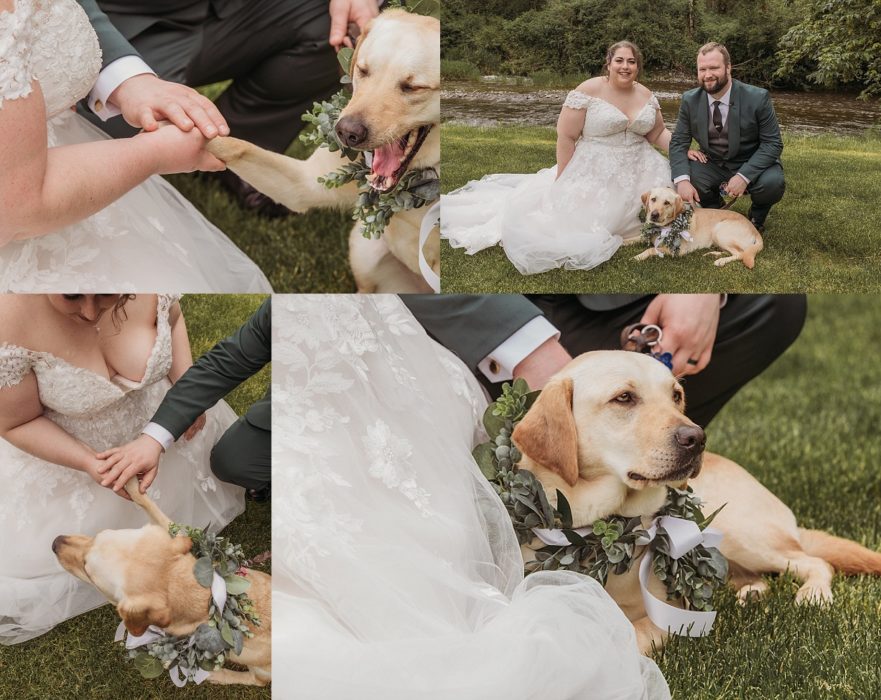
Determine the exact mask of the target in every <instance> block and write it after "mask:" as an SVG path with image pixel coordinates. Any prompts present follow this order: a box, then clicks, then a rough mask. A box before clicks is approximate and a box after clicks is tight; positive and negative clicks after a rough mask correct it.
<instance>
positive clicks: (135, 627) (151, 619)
mask: <svg viewBox="0 0 881 700" xmlns="http://www.w3.org/2000/svg"><path fill="white" fill-rule="evenodd" d="M116 612H117V613H119V617H120V618H122V622H123V624H125V628H126V629H127V630H128V631H129V632H130V633H131V634H133V635H135V636H136V637H137V636H140V635H142V634H144V632H146V631H147V628H148V627H149V626H150V625H156V626H157V627H168V625H170V624H171V612H170V611H169V609H168V605H167V604H166V602H165V600H163V599H162V598H160V597H159V596H146V595H141V596H134V597H132V598H125V599H124V600H123V601H122V602H120V603H119V605H117V606H116Z"/></svg>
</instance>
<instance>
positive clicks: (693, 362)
mask: <svg viewBox="0 0 881 700" xmlns="http://www.w3.org/2000/svg"><path fill="white" fill-rule="evenodd" d="M685 364H687V365H696V364H697V360H692V359H691V358H690V357H689V358H688V359H687V360H686V361H685Z"/></svg>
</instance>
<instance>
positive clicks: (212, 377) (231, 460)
mask: <svg viewBox="0 0 881 700" xmlns="http://www.w3.org/2000/svg"><path fill="white" fill-rule="evenodd" d="M271 348H272V311H271V297H270V298H267V299H266V301H264V302H263V304H262V305H261V306H260V307H259V308H258V309H257V311H255V312H254V314H253V315H252V316H251V317H250V318H249V319H248V320H247V321H246V322H245V324H244V325H243V326H242V327H241V328H239V329H238V330H237V331H236V332H235V333H233V334H232V335H231V336H229V337H228V338H225V339H224V340H221V341H220V342H219V343H217V345H215V346H214V347H213V348H211V350H209V351H208V352H207V353H205V354H204V355H202V356H201V357H200V358H199V359H198V360H196V362H195V363H194V364H193V366H192V367H190V368H189V369H188V370H187V371H186V372H185V373H184V374H183V376H182V377H181V378H180V379H179V380H178V381H177V383H176V384H175V385H174V386H173V387H171V389H169V390H168V393H167V394H166V395H165V398H164V399H163V400H162V403H161V404H160V405H159V408H158V409H157V410H156V414H155V415H154V416H153V418H152V420H151V421H150V423H149V424H148V425H147V426H146V427H145V428H144V430H143V431H142V433H141V435H139V436H138V437H137V438H136V439H135V440H133V441H132V442H130V443H128V444H127V445H123V446H122V447H116V448H114V449H112V450H108V451H107V452H104V453H102V454H100V455H98V458H99V459H106V460H107V461H108V464H109V465H110V466H111V468H110V470H109V471H108V472H107V473H106V475H105V480H104V483H105V485H107V484H109V483H111V482H113V481H115V483H114V486H113V489H114V490H115V491H117V492H119V491H120V490H121V489H122V487H123V486H124V485H125V483H126V481H128V480H129V479H130V478H131V477H133V476H136V475H138V474H142V475H143V476H142V477H141V484H140V490H141V493H145V492H146V491H147V489H148V488H149V486H150V484H151V483H153V479H155V478H156V473H157V470H158V467H159V458H160V456H161V454H162V452H163V451H164V450H165V449H166V448H168V447H170V446H171V444H172V443H174V442H175V441H176V440H177V439H178V438H180V437H181V435H184V434H185V433H186V432H187V431H188V428H189V427H190V426H192V425H193V424H194V423H196V421H197V420H199V418H200V416H201V415H202V414H203V413H204V412H205V411H206V410H208V409H209V408H211V407H212V406H213V405H214V404H215V403H217V402H218V401H219V400H220V399H222V398H223V397H224V396H226V395H227V394H228V393H229V392H230V391H232V390H233V389H235V388H236V387H237V386H238V385H239V384H241V383H242V382H244V381H245V380H246V379H248V378H249V377H251V376H253V375H254V374H256V373H257V372H259V371H260V370H261V369H262V368H263V367H264V366H265V365H266V364H267V363H268V362H269V361H270V360H271V357H272V349H271ZM270 392H271V386H270V388H267V390H266V394H265V395H264V396H263V397H262V398H261V399H259V400H258V401H256V402H255V403H254V405H252V406H251V407H250V408H249V409H248V411H247V412H246V413H245V415H244V416H242V417H241V418H239V419H238V420H237V421H236V422H235V423H233V424H232V425H231V426H230V427H229V428H228V429H227V431H226V432H225V433H224V434H223V437H222V438H220V440H219V441H218V442H217V444H216V445H215V446H214V449H213V450H212V451H211V470H212V471H213V472H214V475H215V476H216V477H217V478H218V479H220V480H221V481H227V482H230V483H233V484H238V485H239V486H243V487H245V488H246V489H248V495H249V497H251V498H252V499H253V500H256V501H264V500H267V499H268V498H269V493H270V484H271V480H272V462H271V454H270V453H271V428H272V422H271V415H272V413H271V396H270Z"/></svg>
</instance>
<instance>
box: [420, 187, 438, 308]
mask: <svg viewBox="0 0 881 700" xmlns="http://www.w3.org/2000/svg"><path fill="white" fill-rule="evenodd" d="M435 226H440V202H439V201H438V202H435V203H434V204H432V205H431V207H430V208H429V210H428V211H427V212H425V216H423V217H422V224H421V225H420V227H419V271H420V272H421V273H422V278H423V279H424V280H425V281H426V282H428V286H429V287H431V288H432V289H433V290H434V293H435V294H438V293H440V276H439V275H436V274H435V272H434V270H432V269H431V265H429V264H428V260H426V259H425V252H424V251H423V250H422V249H423V248H424V247H425V243H426V241H428V237H429V236H430V235H431V232H432V230H433V229H434V227H435Z"/></svg>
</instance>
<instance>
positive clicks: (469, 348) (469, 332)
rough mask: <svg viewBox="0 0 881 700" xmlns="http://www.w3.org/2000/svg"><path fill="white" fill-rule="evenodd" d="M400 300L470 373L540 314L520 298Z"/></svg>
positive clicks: (414, 297)
mask: <svg viewBox="0 0 881 700" xmlns="http://www.w3.org/2000/svg"><path fill="white" fill-rule="evenodd" d="M401 299H402V301H403V302H404V304H406V305H407V307H408V308H409V309H410V311H411V312H412V313H413V315H414V316H415V317H416V319H417V320H418V321H419V323H421V324H422V326H423V327H424V328H425V330H426V331H427V332H428V334H429V335H430V336H431V337H433V338H434V339H435V340H437V341H438V342H439V343H440V344H441V345H443V346H444V347H446V348H448V349H449V350H451V351H453V352H454V353H455V354H456V355H458V356H459V358H461V360H462V361H463V362H464V363H465V364H466V365H468V367H469V368H470V369H471V371H472V372H476V371H477V365H478V364H479V363H480V361H481V360H483V358H484V357H486V356H487V355H489V354H490V353H491V352H492V351H493V350H495V349H496V348H497V347H498V346H499V345H501V344H502V343H503V342H504V341H505V340H507V339H508V338H510V337H511V335H513V333H514V332H515V331H517V330H518V329H520V328H522V327H523V326H524V325H526V323H528V322H529V321H531V320H532V319H533V318H535V317H536V316H541V315H542V313H541V311H540V310H539V308H538V307H537V306H536V305H535V304H533V303H532V302H531V301H529V300H528V299H527V298H526V297H524V296H520V295H506V294H490V295H486V296H469V295H454V294H450V295H444V296H437V295H433V294H432V295H423V294H408V295H405V296H403V297H401Z"/></svg>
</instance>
